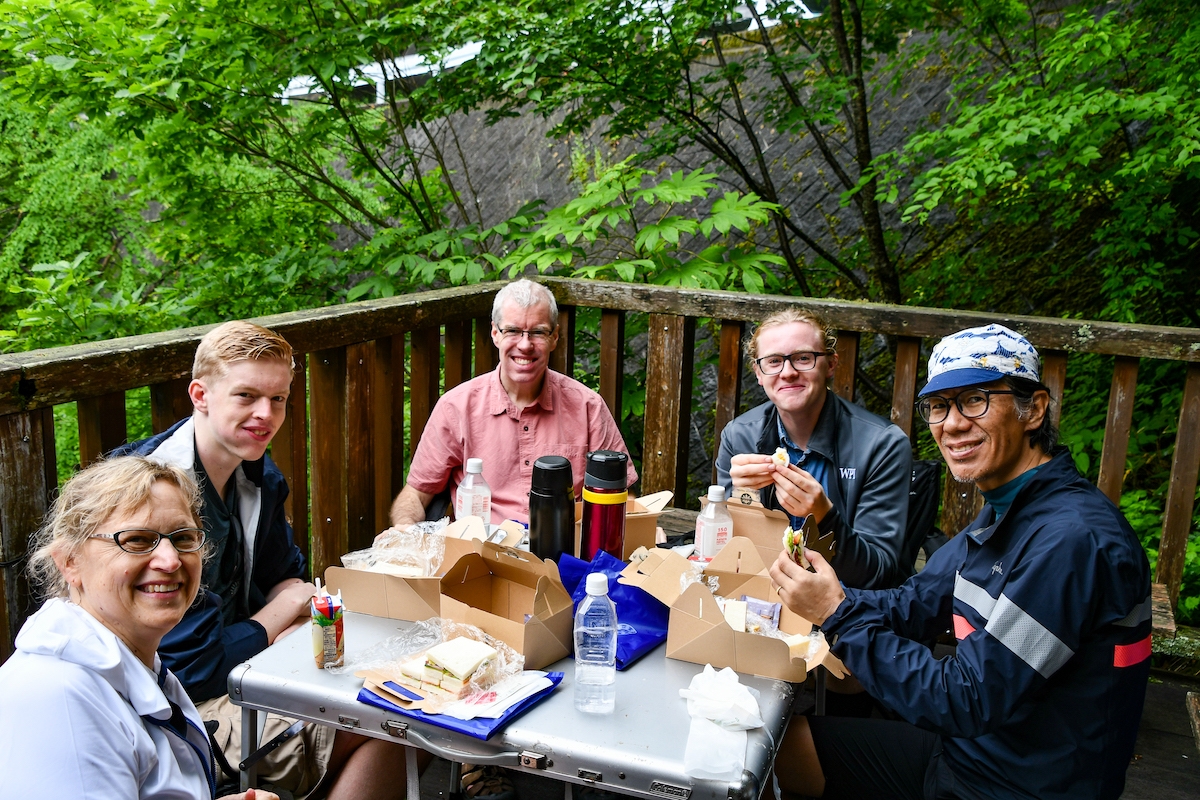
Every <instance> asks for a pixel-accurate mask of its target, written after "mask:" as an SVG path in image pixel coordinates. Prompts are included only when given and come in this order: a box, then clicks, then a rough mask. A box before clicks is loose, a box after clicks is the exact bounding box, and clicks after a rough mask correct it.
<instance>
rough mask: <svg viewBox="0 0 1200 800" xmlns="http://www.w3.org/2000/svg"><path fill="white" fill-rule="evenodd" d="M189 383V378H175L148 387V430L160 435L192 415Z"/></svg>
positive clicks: (190, 381)
mask: <svg viewBox="0 0 1200 800" xmlns="http://www.w3.org/2000/svg"><path fill="white" fill-rule="evenodd" d="M191 383H192V379H191V378H176V379H175V380H171V381H163V382H162V383H156V384H154V385H153V386H151V387H150V430H152V431H153V432H154V433H162V432H163V431H165V430H166V429H167V428H169V427H171V426H172V425H174V424H175V423H176V422H179V420H181V419H183V418H184V417H190V416H191V415H192V398H191V397H189V396H188V386H190V385H191Z"/></svg>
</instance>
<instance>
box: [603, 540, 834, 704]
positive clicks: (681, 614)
mask: <svg viewBox="0 0 1200 800" xmlns="http://www.w3.org/2000/svg"><path fill="white" fill-rule="evenodd" d="M695 567H696V565H695V564H693V563H691V562H689V561H687V559H685V558H683V557H682V556H680V555H679V554H678V553H675V552H673V551H671V550H665V549H661V548H658V549H655V550H652V551H650V555H649V556H648V557H647V558H646V559H645V560H644V561H641V562H639V563H637V564H630V565H629V567H627V568H626V569H625V570H624V571H623V572H622V573H621V578H620V581H621V583H627V584H630V585H632V586H639V587H641V588H642V589H645V590H646V591H647V592H649V593H650V594H651V595H653V596H654V597H656V598H657V599H659V600H661V601H662V602H663V603H665V604H667V605H668V606H670V609H671V616H670V621H669V622H668V625H667V657H668V658H676V659H679V660H680V661H690V662H692V663H694V664H712V665H713V666H714V667H716V668H718V669H720V668H722V667H732V668H733V669H734V670H736V671H737V672H744V673H747V674H750V675H760V676H762V677H764V678H775V679H777V680H781V681H789V682H792V683H799V682H800V681H803V680H804V678H805V676H806V675H807V674H808V670H809V669H811V668H813V667H815V666H817V665H818V664H820V665H823V666H825V667H826V668H827V669H829V671H830V672H832V673H833V674H834V675H835V676H838V677H841V676H842V675H844V674H845V672H846V670H845V667H844V666H843V665H842V663H841V661H840V660H838V658H837V657H836V656H834V655H833V653H831V652H830V651H829V648H828V646H827V645H822V646H821V647H820V649H819V650H818V651H817V652H816V653H815V654H814V655H813V657H812V659H811V660H810V661H809V662H808V663H807V664H806V663H805V661H804V659H802V658H799V657H797V658H795V659H793V658H792V657H791V653H790V651H789V649H788V645H787V644H786V643H785V642H784V641H783V640H782V639H774V638H771V637H769V636H762V635H760V634H756V633H747V632H744V631H735V630H734V629H733V628H731V627H730V626H729V623H727V622H726V621H725V617H724V615H723V614H722V613H721V609H720V607H718V606H717V601H716V599H715V598H714V597H713V595H712V592H710V591H709V590H708V588H707V587H705V586H704V585H703V584H701V583H692V584H691V585H689V586H688V587H687V589H685V590H684V591H682V592H680V588H679V585H680V577H681V576H682V575H683V574H684V573H686V572H688V571H689V570H693V569H695ZM704 571H705V574H708V575H716V576H717V578H718V581H719V587H720V588H719V591H720V592H721V593H722V596H724V597H732V598H734V599H736V598H739V597H741V596H742V595H747V596H750V597H754V598H757V599H759V600H766V601H767V602H771V603H778V602H780V600H779V594H778V592H776V591H775V589H774V587H773V586H772V585H771V579H770V576H769V575H768V574H767V568H766V566H765V565H764V564H763V562H762V559H761V557H760V556H759V554H758V547H757V546H756V545H755V543H754V542H752V541H750V540H749V539H746V538H745V537H739V536H735V537H734V538H733V539H731V540H730V541H729V543H728V544H727V545H725V547H724V548H723V549H722V550H721V552H720V553H718V554H717V555H716V557H715V558H714V559H713V560H712V561H711V562H709V564H708V566H707V568H706V569H705V570H704ZM812 627H813V625H812V623H811V622H809V621H808V620H806V619H804V618H803V617H801V616H799V615H797V614H794V613H792V611H790V610H789V609H788V608H787V607H786V606H784V608H783V609H782V611H781V612H780V616H779V628H780V630H782V631H784V632H785V633H788V634H808V633H809V632H810V631H811V630H812Z"/></svg>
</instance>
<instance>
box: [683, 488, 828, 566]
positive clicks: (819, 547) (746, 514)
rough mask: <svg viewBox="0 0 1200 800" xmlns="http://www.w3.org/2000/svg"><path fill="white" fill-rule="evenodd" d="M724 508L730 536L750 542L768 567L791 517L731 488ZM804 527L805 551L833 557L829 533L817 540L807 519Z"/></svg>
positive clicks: (755, 494) (755, 495)
mask: <svg viewBox="0 0 1200 800" xmlns="http://www.w3.org/2000/svg"><path fill="white" fill-rule="evenodd" d="M700 504H701V507H702V508H703V507H704V506H705V505H707V504H708V499H707V498H704V497H702V498H700ZM725 505H726V507H727V508H728V509H729V516H730V517H732V518H733V535H734V536H741V537H743V538H746V539H749V540H750V541H751V542H753V543H754V546H755V548H757V549H758V555H759V558H760V559H762V563H764V564H766V565H768V566H770V564H771V563H772V562H774V561H775V559H776V558H778V557H779V552H780V551H781V550H783V532H784V531H785V530H787V528H789V527H791V524H792V523H791V518H790V517H788V515H787V514H785V513H783V512H782V511H776V510H775V509H773V508H766V507H765V506H763V504H762V503H760V502H759V501H758V492H755V491H747V490H744V489H734V490H733V496H732V497H730V498H729V500H728V501H727V502H726V503H725ZM804 527H805V539H804V540H805V541H806V542H807V543H808V547H809V549H812V550H816V551H817V552H819V553H820V554H821V555H823V556H825V560H827V561H828V560H829V559H831V558H833V553H834V550H835V547H836V543H835V542H834V537H833V534H832V533H830V534H829V535H827V536H826V537H825V538H823V539H820V538H818V534H817V526H816V523H815V522H813V518H812V517H811V516H810V517H808V518H806V519H805V520H804Z"/></svg>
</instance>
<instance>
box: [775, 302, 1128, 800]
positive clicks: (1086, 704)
mask: <svg viewBox="0 0 1200 800" xmlns="http://www.w3.org/2000/svg"><path fill="white" fill-rule="evenodd" d="M1040 370H1041V363H1040V359H1039V358H1038V354H1037V351H1036V350H1035V349H1034V348H1033V346H1032V345H1031V344H1030V343H1029V342H1028V341H1027V340H1026V339H1025V338H1024V337H1023V336H1021V335H1020V334H1017V333H1015V332H1014V331H1011V330H1009V329H1008V328H1005V327H1003V326H1001V325H988V326H985V327H981V328H971V329H968V330H965V331H960V332H958V333H956V334H954V335H952V336H948V337H946V338H945V339H943V340H942V341H941V342H940V343H939V344H938V345H937V346H936V347H935V348H934V350H933V354H932V355H931V356H930V359H929V383H928V384H927V385H926V386H925V388H924V389H922V390H921V392H920V399H919V400H918V401H917V411H918V412H919V413H920V415H921V417H922V419H924V420H925V421H926V422H927V423H929V427H930V431H931V433H932V434H933V438H934V440H935V441H936V442H937V445H938V448H939V449H940V450H941V452H942V456H943V457H944V458H945V460H946V463H947V464H948V465H949V468H950V471H951V473H952V474H953V475H954V477H955V478H956V479H957V480H959V481H962V482H967V481H972V482H974V483H975V485H976V486H978V487H979V489H980V490H981V491H982V492H983V496H984V499H985V501H986V504H985V505H984V507H983V510H982V511H981V512H980V514H979V516H978V517H977V518H976V519H975V521H974V522H972V523H971V524H970V525H969V526H967V528H966V529H965V530H964V531H963V533H962V535H959V536H957V537H955V538H954V539H952V540H951V541H950V543H949V544H947V545H945V546H944V547H942V548H941V549H939V550H938V551H937V552H936V553H935V554H934V555H933V556H932V557H931V558H930V560H929V562H928V563H927V564H926V566H925V568H924V569H923V570H922V571H921V572H920V573H918V574H917V575H916V576H915V577H913V578H911V579H910V580H909V581H908V582H907V583H905V584H904V585H903V586H901V587H900V588H898V589H893V590H887V591H866V590H855V589H851V588H847V587H844V586H843V585H842V584H841V583H840V582H839V581H838V578H837V575H836V574H835V573H834V571H833V570H832V569H831V568H830V567H829V565H828V564H827V563H826V562H825V561H824V559H822V558H821V557H820V555H818V554H816V553H809V552H806V553H805V555H806V556H808V557H809V559H810V560H811V561H812V562H813V566H814V568H815V572H809V571H806V570H804V569H802V568H800V567H799V566H798V565H797V564H795V563H794V562H792V561H791V560H790V559H788V558H787V557H786V556H781V557H780V558H779V559H778V560H777V561H776V562H775V563H774V564H773V565H772V567H771V576H772V578H773V579H774V580H775V582H776V583H777V584H778V585H779V586H780V595H781V597H782V598H783V600H784V602H786V603H787V605H788V607H789V608H791V609H792V610H793V611H795V612H796V613H798V614H800V615H802V616H804V617H806V618H807V619H811V620H813V621H814V622H816V623H817V624H819V625H821V627H822V629H823V630H824V632H825V635H826V637H827V638H828V639H829V640H830V641H831V642H833V644H832V647H833V651H834V653H835V654H837V655H838V656H839V657H840V658H841V659H842V660H843V661H844V662H845V664H846V666H847V667H848V668H849V669H850V671H851V672H852V673H853V674H854V675H855V676H856V677H857V678H858V679H859V681H861V682H862V684H863V685H864V686H865V687H866V689H867V691H868V692H870V694H871V695H872V696H873V697H874V698H876V699H877V700H878V701H880V702H881V703H882V704H883V705H884V706H886V707H887V708H888V709H890V710H891V711H892V712H893V713H894V714H895V716H896V717H898V719H896V720H882V719H866V720H862V719H839V718H834V717H815V718H809V719H800V720H797V723H796V724H793V725H792V726H791V727H790V728H789V729H788V732H787V736H786V738H785V740H784V743H783V745H782V748H781V753H780V756H779V757H778V759H777V760H776V775H777V776H778V778H779V782H780V786H781V788H782V789H783V791H784V792H785V793H791V794H804V795H812V796H828V797H882V796H887V797H912V798H944V797H961V798H1009V797H1030V798H1034V797H1036V798H1116V797H1118V796H1120V794H1121V791H1122V789H1123V788H1124V785H1125V769H1126V766H1127V765H1128V764H1129V759H1130V756H1131V755H1132V753H1133V745H1134V741H1135V739H1136V736H1137V728H1138V723H1139V721H1140V719H1141V713H1142V704H1143V701H1144V699H1145V690H1146V680H1147V677H1148V675H1149V656H1150V599H1149V593H1150V569H1149V564H1148V563H1147V561H1146V556H1145V553H1144V551H1143V550H1142V547H1141V544H1140V543H1139V542H1138V540H1137V537H1136V535H1135V534H1134V533H1133V531H1132V529H1130V527H1129V525H1128V523H1127V522H1126V521H1125V518H1124V517H1123V516H1122V515H1121V513H1120V511H1119V510H1118V509H1117V508H1116V506H1114V505H1113V504H1112V503H1111V502H1110V501H1109V500H1108V499H1107V498H1106V497H1105V496H1104V495H1103V494H1101V493H1100V492H1099V490H1097V489H1096V487H1094V486H1093V485H1092V484H1090V483H1089V482H1088V481H1087V480H1086V479H1085V478H1084V477H1083V476H1082V475H1080V474H1079V472H1078V471H1077V470H1076V469H1075V466H1074V463H1073V462H1072V460H1071V456H1070V454H1069V453H1068V452H1067V450H1066V449H1065V448H1062V447H1055V441H1056V439H1057V435H1058V432H1057V431H1056V430H1055V428H1054V426H1053V425H1052V424H1051V422H1050V419H1049V405H1050V395H1049V392H1048V391H1047V389H1046V387H1045V386H1044V385H1042V383H1041V382H1040ZM947 629H953V631H954V635H955V638H956V639H957V640H958V646H957V648H956V651H955V654H954V655H953V656H950V657H946V658H942V659H935V658H934V656H933V654H932V653H931V652H930V651H929V649H928V648H927V647H925V646H924V645H922V644H921V641H922V640H927V639H929V638H930V637H931V636H936V635H937V634H938V633H940V632H942V631H945V630H947Z"/></svg>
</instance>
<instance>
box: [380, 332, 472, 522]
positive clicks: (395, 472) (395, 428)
mask: <svg viewBox="0 0 1200 800" xmlns="http://www.w3.org/2000/svg"><path fill="white" fill-rule="evenodd" d="M382 342H383V340H378V341H377V342H376V349H377V350H378V348H379V347H380V345H381V344H382ZM388 352H389V353H390V354H391V355H390V356H389V363H390V364H391V368H390V370H389V372H388V375H387V380H388V385H389V386H390V389H389V391H390V394H389V397H391V409H392V410H391V418H390V419H389V420H388V427H389V429H390V431H391V433H390V436H391V438H392V447H391V459H392V468H391V471H390V473H389V474H390V476H391V477H390V479H391V489H390V491H389V492H388V498H389V500H388V503H389V506H388V507H389V508H390V507H391V505H390V504H391V498H394V497H395V496H396V495H398V494H400V490H401V489H403V488H404V453H405V450H404V420H405V418H406V417H405V404H404V401H405V394H404V334H403V333H397V334H396V335H395V336H392V337H391V339H390V344H389V345H388ZM476 352H478V351H476ZM382 358H383V351H382V350H378V357H377V358H376V361H375V364H376V368H379V364H380V359H382ZM380 411H381V412H383V411H385V409H382V408H381V409H380ZM389 524H390V520H389Z"/></svg>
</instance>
